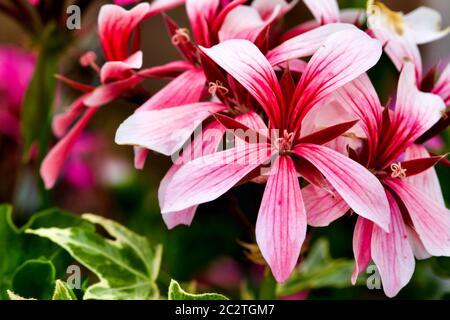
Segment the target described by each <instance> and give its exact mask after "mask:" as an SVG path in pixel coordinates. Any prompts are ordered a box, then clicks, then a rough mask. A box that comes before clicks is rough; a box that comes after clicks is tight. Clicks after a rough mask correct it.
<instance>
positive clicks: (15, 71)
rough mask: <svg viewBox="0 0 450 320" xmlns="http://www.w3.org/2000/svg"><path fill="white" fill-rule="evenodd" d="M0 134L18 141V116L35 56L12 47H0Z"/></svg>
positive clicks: (31, 73)
mask: <svg viewBox="0 0 450 320" xmlns="http://www.w3.org/2000/svg"><path fill="white" fill-rule="evenodd" d="M0 66H1V68H0V79H2V81H1V82H0V123H1V126H0V134H4V135H7V136H10V137H11V138H13V139H14V140H15V141H16V142H19V141H20V114H21V108H22V102H23V99H24V97H25V93H26V90H27V88H28V84H29V82H30V80H31V77H32V75H33V70H34V66H35V56H34V55H33V54H31V53H28V52H25V51H23V50H22V49H19V48H16V47H13V46H1V47H0Z"/></svg>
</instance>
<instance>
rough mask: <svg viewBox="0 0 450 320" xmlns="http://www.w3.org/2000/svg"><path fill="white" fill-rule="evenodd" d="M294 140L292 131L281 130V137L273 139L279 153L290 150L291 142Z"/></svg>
mask: <svg viewBox="0 0 450 320" xmlns="http://www.w3.org/2000/svg"><path fill="white" fill-rule="evenodd" d="M293 142H294V133H293V132H288V131H287V130H284V131H283V137H280V138H277V139H276V140H275V148H277V149H278V150H279V151H280V154H286V153H289V152H290V151H291V148H292V143H293Z"/></svg>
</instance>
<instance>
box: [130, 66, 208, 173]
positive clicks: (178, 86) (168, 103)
mask: <svg viewBox="0 0 450 320" xmlns="http://www.w3.org/2000/svg"><path fill="white" fill-rule="evenodd" d="M205 82H206V78H205V75H204V73H203V71H202V70H201V69H191V70H188V71H186V72H184V73H182V74H181V75H179V76H178V77H177V78H175V79H174V80H172V81H171V82H170V83H169V84H167V85H166V86H165V87H164V88H163V89H161V90H160V91H158V92H157V93H155V94H154V95H153V96H152V97H151V98H150V99H149V100H147V101H146V102H145V103H144V104H143V105H142V106H140V107H139V108H138V109H136V111H135V112H142V111H146V110H160V109H165V108H170V107H175V106H181V105H185V104H191V103H195V102H198V101H200V98H201V95H202V92H203V90H204V88H205ZM186 88H189V90H186ZM134 150H135V152H134V159H135V167H136V168H137V169H142V168H143V167H144V165H145V161H146V159H147V154H148V151H144V150H143V149H142V148H140V147H135V148H134Z"/></svg>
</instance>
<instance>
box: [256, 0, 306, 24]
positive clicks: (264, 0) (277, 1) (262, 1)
mask: <svg viewBox="0 0 450 320" xmlns="http://www.w3.org/2000/svg"><path fill="white" fill-rule="evenodd" d="M299 1H300V0H293V1H291V2H290V3H288V2H287V1H286V0H254V1H253V2H252V7H253V8H255V9H256V10H257V11H258V13H259V15H260V16H261V17H262V18H263V19H264V20H266V19H268V18H269V17H271V16H272V15H273V12H274V11H275V10H276V7H280V8H281V10H280V15H284V14H286V13H287V12H289V11H290V10H291V9H292V8H294V7H295V6H296V5H297V3H298V2H299Z"/></svg>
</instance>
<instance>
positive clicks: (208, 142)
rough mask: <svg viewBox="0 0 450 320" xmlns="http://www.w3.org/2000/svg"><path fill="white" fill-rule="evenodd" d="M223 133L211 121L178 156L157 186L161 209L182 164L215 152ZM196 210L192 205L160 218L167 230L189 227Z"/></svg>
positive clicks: (214, 122) (219, 126)
mask: <svg viewBox="0 0 450 320" xmlns="http://www.w3.org/2000/svg"><path fill="white" fill-rule="evenodd" d="M224 131H225V130H224V127H223V126H222V125H220V124H219V123H218V122H217V121H213V122H211V123H209V124H208V125H207V126H205V128H204V129H203V130H202V132H201V133H200V135H199V136H197V137H195V139H194V141H193V142H192V143H191V144H190V145H189V147H188V148H186V149H185V150H183V154H182V155H181V156H180V158H179V159H178V161H176V163H174V164H173V165H172V167H171V168H170V169H169V171H168V172H167V173H166V175H165V176H164V178H163V179H162V180H161V183H160V185H159V190H158V199H159V205H160V206H161V207H163V206H164V199H165V198H166V194H167V192H170V189H167V186H168V185H169V183H170V182H171V180H172V178H173V176H174V175H175V173H176V172H177V171H178V169H179V168H180V166H181V165H182V163H183V162H187V161H189V160H192V159H195V158H197V157H201V156H205V155H208V154H211V153H213V152H215V151H216V150H217V147H218V145H219V143H220V141H221V140H222V136H223V134H224ZM196 210H197V205H194V206H192V207H189V208H187V209H183V210H180V211H173V212H164V213H163V214H162V217H163V219H164V222H165V223H166V226H167V227H168V228H169V229H172V228H174V227H176V226H178V225H180V224H184V225H188V226H189V225H190V224H191V222H192V219H193V218H194V215H195V211H196Z"/></svg>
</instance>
